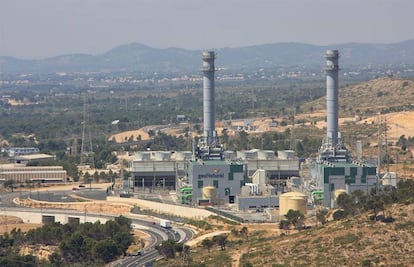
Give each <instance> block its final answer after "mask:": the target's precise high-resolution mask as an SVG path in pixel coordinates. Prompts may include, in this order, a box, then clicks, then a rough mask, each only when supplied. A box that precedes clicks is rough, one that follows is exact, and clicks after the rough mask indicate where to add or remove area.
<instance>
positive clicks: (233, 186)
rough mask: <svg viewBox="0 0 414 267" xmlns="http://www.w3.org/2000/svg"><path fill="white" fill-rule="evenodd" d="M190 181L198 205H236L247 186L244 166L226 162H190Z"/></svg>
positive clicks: (193, 197) (193, 198)
mask: <svg viewBox="0 0 414 267" xmlns="http://www.w3.org/2000/svg"><path fill="white" fill-rule="evenodd" d="M188 166H189V168H188V175H189V177H188V180H189V181H190V183H191V185H192V188H193V191H192V200H193V203H196V204H197V205H204V204H207V205H216V204H224V203H234V201H235V198H236V195H240V193H241V188H242V186H243V185H244V184H245V170H244V165H243V164H240V163H230V162H227V161H224V160H209V161H201V160H196V161H193V162H189V165H188Z"/></svg>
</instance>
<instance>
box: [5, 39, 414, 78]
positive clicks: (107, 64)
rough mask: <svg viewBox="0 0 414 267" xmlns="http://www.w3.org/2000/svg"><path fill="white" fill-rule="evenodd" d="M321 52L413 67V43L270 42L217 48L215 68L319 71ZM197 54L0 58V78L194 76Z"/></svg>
mask: <svg viewBox="0 0 414 267" xmlns="http://www.w3.org/2000/svg"><path fill="white" fill-rule="evenodd" d="M327 49H338V50H340V53H341V64H343V65H347V66H367V65H370V64H374V65H382V66H387V65H389V66H403V67H406V66H409V65H412V64H413V62H414V40H409V41H404V42H400V43H394V44H362V43H346V44H337V45H329V46H317V45H310V44H303V43H274V44H264V45H255V46H248V47H238V48H217V49H214V50H215V51H216V52H217V57H218V59H217V63H216V66H217V67H221V68H227V69H233V70H235V71H238V70H242V69H257V68H267V67H270V68H273V67H274V68H283V67H290V66H299V67H305V68H306V67H316V68H318V69H321V67H322V66H323V54H324V52H325V50H327ZM200 61H201V51H200V50H187V49H181V48H166V49H158V48H152V47H149V46H146V45H143V44H138V43H132V44H127V45H121V46H118V47H115V48H113V49H111V50H110V51H108V52H106V53H104V54H99V55H87V54H69V55H62V56H57V57H52V58H46V59H40V60H25V59H17V58H13V57H7V56H1V57H0V73H27V72H30V73H54V72H60V71H66V72H72V71H73V72H86V71H94V72H95V71H97V72H99V71H106V72H119V71H139V72H151V73H152V72H184V71H192V72H197V71H199V69H200V65H201V63H200Z"/></svg>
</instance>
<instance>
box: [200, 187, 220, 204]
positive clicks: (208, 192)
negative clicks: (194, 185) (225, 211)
mask: <svg viewBox="0 0 414 267" xmlns="http://www.w3.org/2000/svg"><path fill="white" fill-rule="evenodd" d="M216 195H217V191H216V188H215V187H214V186H205V187H203V199H210V202H211V204H213V205H214V204H216V203H217V201H216Z"/></svg>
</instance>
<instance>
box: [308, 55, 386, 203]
mask: <svg viewBox="0 0 414 267" xmlns="http://www.w3.org/2000/svg"><path fill="white" fill-rule="evenodd" d="M325 57H326V66H325V72H326V109H327V127H326V139H325V141H324V143H323V144H322V146H321V148H320V150H319V157H318V158H317V160H316V161H315V162H314V163H313V164H312V166H311V169H310V171H311V176H312V180H313V183H314V184H315V186H316V188H315V190H312V191H313V192H312V196H313V197H314V200H315V201H317V202H316V203H318V202H321V204H322V205H323V206H326V207H335V205H336V197H337V196H339V192H341V193H343V192H346V193H352V192H353V191H355V190H362V191H365V192H366V193H369V191H370V190H371V189H372V188H374V187H375V186H377V185H378V176H377V169H376V166H374V165H371V164H369V163H367V162H361V161H351V160H350V157H349V153H348V150H347V148H346V147H345V145H344V143H343V138H342V135H341V134H340V132H339V129H338V128H339V127H338V110H339V108H338V107H339V106H338V87H339V83H338V82H339V81H338V73H339V52H338V50H328V51H326V54H325Z"/></svg>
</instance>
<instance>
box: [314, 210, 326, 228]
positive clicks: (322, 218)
mask: <svg viewBox="0 0 414 267" xmlns="http://www.w3.org/2000/svg"><path fill="white" fill-rule="evenodd" d="M327 214H328V210H325V209H322V210H318V211H317V212H316V219H317V220H318V222H320V223H321V224H325V223H326V215H327Z"/></svg>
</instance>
